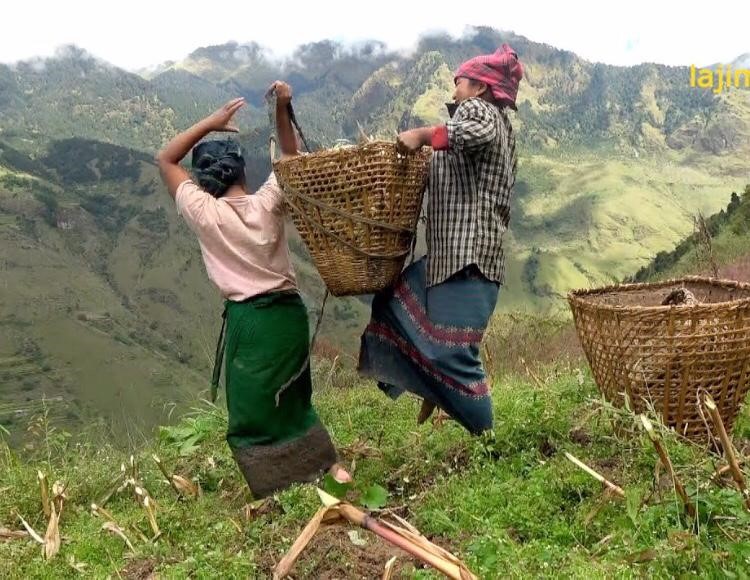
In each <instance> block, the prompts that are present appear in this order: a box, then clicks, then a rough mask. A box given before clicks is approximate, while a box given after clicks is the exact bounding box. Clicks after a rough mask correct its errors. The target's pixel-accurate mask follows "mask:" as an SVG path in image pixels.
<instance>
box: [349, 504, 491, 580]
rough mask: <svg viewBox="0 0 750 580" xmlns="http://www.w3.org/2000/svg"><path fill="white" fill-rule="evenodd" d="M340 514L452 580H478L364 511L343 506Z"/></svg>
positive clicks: (463, 569) (350, 506) (351, 506)
mask: <svg viewBox="0 0 750 580" xmlns="http://www.w3.org/2000/svg"><path fill="white" fill-rule="evenodd" d="M338 510H339V513H341V515H342V516H344V518H346V519H347V520H348V521H350V522H351V523H353V524H356V525H358V526H360V527H362V528H364V529H366V530H370V531H371V532H372V533H374V534H375V535H377V536H380V537H381V538H383V539H384V540H386V541H387V542H390V543H391V544H393V545H394V546H396V547H398V548H401V549H402V550H404V551H405V552H406V553H407V554H411V555H412V556H415V557H417V558H419V559H420V560H422V561H423V562H424V563H426V564H429V565H430V566H432V567H433V568H435V569H436V570H438V571H440V572H442V573H443V574H445V575H446V576H448V578H451V579H452V580H466V579H471V580H477V577H476V576H474V574H472V573H471V572H469V571H468V570H466V568H465V567H462V566H459V565H457V564H454V563H453V562H449V561H448V560H446V559H444V558H443V557H441V556H438V555H437V554H436V553H434V552H433V551H430V550H428V549H426V548H424V547H423V545H421V544H417V543H416V542H414V541H410V540H409V539H407V538H406V537H405V536H403V535H401V534H399V533H398V532H396V531H395V530H393V529H392V528H389V527H386V526H384V525H383V524H381V523H380V522H379V521H377V520H376V519H374V518H372V517H370V516H369V515H368V514H366V513H365V512H363V511H362V510H359V509H357V508H356V507H354V506H353V505H350V504H341V505H339V506H338Z"/></svg>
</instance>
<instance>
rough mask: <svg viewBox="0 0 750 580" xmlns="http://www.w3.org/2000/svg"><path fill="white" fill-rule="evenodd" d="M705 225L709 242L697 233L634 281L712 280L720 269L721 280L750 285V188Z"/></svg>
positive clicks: (658, 258)
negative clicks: (693, 277) (696, 276)
mask: <svg viewBox="0 0 750 580" xmlns="http://www.w3.org/2000/svg"><path fill="white" fill-rule="evenodd" d="M696 217H697V216H696ZM705 223H706V230H707V232H708V234H709V242H707V241H706V236H705V235H700V234H699V233H698V232H697V231H696V232H693V233H692V234H690V235H689V236H687V237H685V238H684V239H683V240H682V241H680V243H678V244H677V245H676V246H675V247H674V249H673V250H672V251H669V252H668V251H662V252H659V253H658V254H656V256H655V257H654V259H653V260H652V261H651V262H649V263H648V264H647V265H646V266H643V267H642V268H641V269H640V270H638V272H636V274H635V275H634V276H633V277H632V278H631V280H632V281H634V282H647V281H652V280H662V279H665V278H677V277H680V276H684V275H689V274H701V275H706V276H712V275H714V274H715V273H714V271H713V268H714V267H717V269H718V274H719V276H721V277H728V278H731V279H737V280H742V281H746V282H750V184H748V185H746V186H745V189H744V191H742V192H741V193H740V194H739V195H738V194H737V193H736V192H732V196H731V199H730V201H729V204H728V205H727V207H726V208H725V209H722V210H721V211H720V212H718V213H716V214H714V215H711V216H709V217H707V218H705ZM709 244H710V246H709Z"/></svg>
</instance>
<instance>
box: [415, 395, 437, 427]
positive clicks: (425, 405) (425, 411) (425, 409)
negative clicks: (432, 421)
mask: <svg viewBox="0 0 750 580" xmlns="http://www.w3.org/2000/svg"><path fill="white" fill-rule="evenodd" d="M434 410H435V403H433V402H431V401H428V400H427V399H422V408H421V409H420V410H419V415H418V416H417V425H421V424H422V423H424V422H425V421H427V419H429V418H430V415H432V412H433V411H434Z"/></svg>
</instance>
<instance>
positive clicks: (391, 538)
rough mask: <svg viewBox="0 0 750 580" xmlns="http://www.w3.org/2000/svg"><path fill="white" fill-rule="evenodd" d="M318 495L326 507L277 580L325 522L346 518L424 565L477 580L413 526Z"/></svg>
mask: <svg viewBox="0 0 750 580" xmlns="http://www.w3.org/2000/svg"><path fill="white" fill-rule="evenodd" d="M318 494H319V495H320V498H321V500H322V501H323V504H324V507H323V508H321V509H320V510H318V512H317V513H316V514H315V516H314V517H313V518H312V520H310V522H309V523H308V524H307V526H305V529H304V530H303V531H302V533H301V534H300V535H299V537H298V538H297V540H296V541H295V542H294V544H293V545H292V547H291V548H290V549H289V552H287V554H286V555H285V556H284V558H282V560H281V561H280V562H279V563H278V565H277V566H276V568H275V570H274V574H273V578H274V580H280V579H281V578H284V577H285V576H286V575H288V574H289V572H290V571H291V569H292V567H293V566H294V563H295V561H296V560H297V558H298V557H299V555H300V554H301V553H302V551H303V550H304V549H305V547H306V546H307V544H308V543H309V542H310V539H311V538H312V537H313V535H314V534H315V532H316V531H317V529H318V528H319V527H320V525H321V523H326V522H331V521H335V520H336V519H340V518H342V517H343V518H344V519H346V520H347V521H349V522H351V523H353V524H355V525H357V526H360V527H362V528H364V529H366V530H369V531H371V532H373V533H374V534H376V535H377V536H379V537H380V538H382V539H384V540H386V541H387V542H390V543H391V544H393V545H395V546H396V547H398V548H401V549H402V550H404V551H405V552H406V553H407V554H410V555H412V556H414V557H416V558H418V559H420V560H422V562H424V563H426V564H428V565H430V566H432V567H433V568H435V569H436V570H438V571H440V572H442V573H443V574H445V575H446V576H448V577H449V578H451V579H452V580H477V577H476V576H475V575H474V574H472V573H471V572H470V571H469V570H468V569H467V568H466V566H465V565H464V564H463V563H462V562H461V561H460V560H459V559H458V558H456V557H455V556H454V555H453V554H451V553H450V552H447V551H446V550H443V548H440V547H439V546H436V545H435V544H433V543H432V542H430V541H429V540H428V539H427V538H425V537H424V536H422V535H420V534H419V533H418V532H417V531H416V528H413V527H412V526H409V528H411V529H405V528H404V529H402V528H399V527H398V526H395V525H394V524H384V523H382V522H379V521H378V520H376V519H374V518H372V517H370V515H369V514H367V513H365V512H363V511H362V510H360V509H358V508H356V507H354V506H353V505H350V504H347V503H342V502H341V501H340V500H338V499H336V498H334V497H332V496H330V495H328V494H327V493H325V492H323V491H322V490H320V489H319V490H318Z"/></svg>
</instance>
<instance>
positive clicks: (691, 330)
mask: <svg viewBox="0 0 750 580" xmlns="http://www.w3.org/2000/svg"><path fill="white" fill-rule="evenodd" d="M676 288H685V289H687V290H689V291H690V292H692V294H693V295H694V297H695V299H696V300H697V302H698V303H697V304H693V305H671V306H663V305H661V304H662V301H663V300H664V298H665V297H666V296H667V295H668V294H670V291H671V290H673V289H676ZM568 301H569V303H570V306H571V308H572V310H573V317H574V319H575V325H576V329H577V331H578V337H579V339H580V341H581V345H582V346H583V350H584V352H585V353H586V358H587V359H588V362H589V364H590V365H591V369H592V371H593V374H594V379H595V380H596V383H597V385H598V386H599V389H600V390H601V391H602V393H603V394H604V396H605V397H606V398H607V399H608V400H610V401H612V402H613V403H614V404H616V405H623V404H624V402H625V397H627V400H628V401H629V404H630V406H631V408H632V409H633V410H634V411H635V412H636V413H641V412H645V411H647V410H648V409H649V407H651V406H653V408H654V409H655V410H656V411H657V412H658V413H659V414H660V415H661V416H662V419H663V421H664V423H665V424H666V425H668V426H670V427H673V428H674V429H675V430H676V431H677V432H678V433H681V434H683V435H685V436H686V437H688V438H690V439H693V440H697V441H704V440H705V439H706V438H707V437H708V432H707V431H706V423H705V421H704V416H705V417H706V418H707V415H704V414H703V413H702V409H701V408H699V400H702V399H703V396H704V395H705V394H709V395H711V397H712V398H713V399H714V401H715V402H716V405H717V406H718V408H719V411H720V413H721V416H722V419H723V421H724V424H725V426H726V428H727V430H731V428H732V426H733V425H734V421H735V419H736V417H737V413H738V411H739V409H740V407H741V406H742V403H743V402H744V400H745V395H746V394H747V391H748V388H749V387H750V285H748V284H743V283H739V282H733V281H728V280H715V279H710V278H698V277H690V278H683V279H679V280H669V281H666V282H661V283H657V284H624V285H619V286H609V287H606V288H600V289H595V290H577V291H574V292H571V293H570V294H569V295H568Z"/></svg>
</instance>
